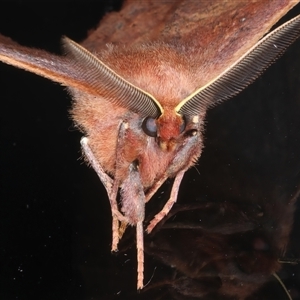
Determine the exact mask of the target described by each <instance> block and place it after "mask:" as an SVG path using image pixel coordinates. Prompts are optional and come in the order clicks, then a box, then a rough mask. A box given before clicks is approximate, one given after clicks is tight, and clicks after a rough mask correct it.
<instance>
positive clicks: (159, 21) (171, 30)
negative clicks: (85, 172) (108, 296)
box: [0, 1, 300, 288]
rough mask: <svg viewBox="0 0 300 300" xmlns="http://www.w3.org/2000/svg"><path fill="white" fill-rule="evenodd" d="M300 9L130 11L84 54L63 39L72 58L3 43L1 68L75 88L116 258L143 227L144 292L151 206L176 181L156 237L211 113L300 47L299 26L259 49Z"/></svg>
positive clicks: (111, 20)
mask: <svg viewBox="0 0 300 300" xmlns="http://www.w3.org/2000/svg"><path fill="white" fill-rule="evenodd" d="M295 3H296V2H295V1H272V2H260V1H258V2H254V3H245V2H235V1H232V2H231V1H214V2H213V4H210V1H172V2H170V3H165V4H164V3H159V2H156V1H153V3H152V2H151V1H140V2H137V1H127V2H126V3H125V5H124V7H123V9H122V12H121V13H119V14H116V13H112V14H110V15H108V16H106V17H105V19H104V20H103V23H102V24H101V25H100V26H99V28H98V29H97V30H96V31H94V32H93V33H91V34H90V36H89V37H88V39H87V40H86V41H85V42H84V43H83V44H82V45H83V46H84V47H85V48H83V47H82V46H80V45H78V44H76V43H75V42H73V41H71V40H69V39H67V38H64V40H63V41H64V48H65V51H66V53H67V54H66V56H64V57H59V56H55V55H51V54H49V53H46V52H44V51H39V50H33V49H28V48H25V47H21V46H19V45H17V44H15V43H13V42H11V41H10V40H8V39H6V38H1V39H0V40H2V41H3V43H2V44H1V45H0V60H1V61H3V62H5V63H8V64H12V65H14V66H17V67H20V68H24V69H26V70H29V71H31V72H34V73H36V74H38V75H41V76H45V77H47V78H49V79H51V80H54V81H57V82H60V83H61V84H63V85H65V86H67V87H68V88H69V90H70V92H71V94H72V96H73V98H74V107H73V110H72V115H73V118H74V120H75V122H76V123H77V124H78V126H79V127H80V128H81V129H82V130H83V132H84V133H85V135H86V137H85V138H83V139H82V147H83V151H84V153H85V156H86V159H87V160H88V162H89V163H90V164H91V165H92V167H93V168H94V169H95V171H96V172H97V174H98V175H99V177H100V179H101V181H102V183H103V184H104V186H105V188H106V190H107V193H108V197H109V200H110V204H111V210H112V219H113V220H112V223H113V230H112V232H113V240H112V250H117V245H118V241H119V239H120V237H121V235H122V232H123V230H124V228H125V227H126V225H127V224H130V225H134V226H136V227H137V229H136V232H137V252H138V254H137V259H138V280H137V287H138V288H142V287H143V262H144V257H143V220H144V212H145V203H146V202H147V201H149V200H150V199H151V198H152V196H153V195H154V193H155V192H156V191H157V189H158V188H159V187H160V186H161V185H162V183H163V182H164V181H165V180H166V179H167V178H169V177H175V180H174V184H173V188H172V191H171V195H170V199H169V200H168V201H167V203H166V205H165V206H164V208H163V209H162V210H161V211H160V212H159V213H158V214H157V215H156V216H155V217H154V219H153V220H152V221H151V222H150V223H149V225H148V227H147V231H148V232H151V231H152V229H153V228H154V227H155V226H156V224H157V223H158V222H159V221H160V220H161V219H162V218H163V217H164V216H165V215H167V214H168V212H169V211H170V209H171V207H172V205H173V204H174V202H175V201H176V199H177V194H178V190H179V186H180V182H181V179H182V177H183V175H184V173H185V171H186V170H187V169H188V168H189V167H191V166H192V165H193V164H194V163H195V162H196V160H197V158H198V157H199V156H200V154H201V149H202V147H203V143H202V130H203V123H204V117H205V113H206V110H207V109H208V108H209V107H211V106H213V105H215V104H216V103H218V102H220V101H222V100H225V99H228V98H229V97H231V96H233V95H235V94H237V93H238V92H239V91H240V90H242V89H243V88H245V87H246V86H247V85H248V84H249V83H251V82H252V81H253V80H254V79H255V78H256V77H257V76H258V75H259V74H260V73H261V72H262V71H263V70H264V69H265V68H266V67H267V66H268V65H269V64H270V63H271V62H272V61H273V60H274V59H275V58H276V57H278V56H279V55H280V54H281V53H282V52H283V51H284V50H285V48H286V47H287V46H288V45H289V44H290V43H292V42H293V41H294V40H295V39H296V38H297V37H298V35H299V33H300V17H296V18H295V19H293V20H291V21H289V22H288V23H286V24H284V25H282V26H281V27H279V28H278V29H276V30H275V31H273V32H272V33H270V34H269V35H267V36H266V37H265V38H264V39H262V40H260V41H259V42H258V40H259V39H260V38H261V37H262V36H263V35H264V34H265V33H266V32H267V31H268V30H269V29H270V27H271V26H272V25H273V24H274V23H275V22H276V21H277V20H278V19H279V18H280V17H281V16H283V15H284V14H285V13H286V12H287V11H288V10H289V9H290V8H291V7H292V6H293V5H295ZM154 16H155V17H154ZM114 26H115V27H114ZM120 28H121V29H122V30H120ZM109 42H110V43H112V45H110V46H106V44H107V43H109ZM86 49H89V50H90V51H92V52H96V54H95V55H94V54H92V53H91V52H89V51H88V50H86ZM119 188H120V195H121V209H119V206H118V203H117V194H118V191H119Z"/></svg>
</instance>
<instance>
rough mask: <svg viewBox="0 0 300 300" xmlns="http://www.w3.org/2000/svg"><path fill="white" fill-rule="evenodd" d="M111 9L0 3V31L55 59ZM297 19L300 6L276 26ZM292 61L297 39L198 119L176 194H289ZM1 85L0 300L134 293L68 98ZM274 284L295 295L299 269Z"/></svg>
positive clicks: (294, 94) (30, 86) (4, 71)
mask: <svg viewBox="0 0 300 300" xmlns="http://www.w3.org/2000/svg"><path fill="white" fill-rule="evenodd" d="M119 2H120V1H112V0H111V1H87V2H83V1H82V2H79V1H73V2H71V1H70V2H67V3H64V2H59V3H58V2H57V3H56V2H52V3H50V2H35V3H34V2H30V1H9V2H7V3H4V4H2V5H1V17H0V33H1V34H3V35H6V36H10V37H11V38H13V39H14V40H16V41H18V42H19V43H21V44H23V45H26V46H29V47H37V48H41V49H47V50H48V51H51V52H55V53H59V51H60V42H59V41H60V37H61V36H62V35H66V36H68V37H70V38H72V39H74V40H76V41H80V40H82V39H83V38H84V37H85V36H86V34H87V31H88V30H89V29H90V28H92V27H95V26H96V25H97V24H98V21H99V19H100V17H101V16H102V15H103V13H104V12H105V11H109V10H111V9H113V8H115V9H118V8H119V7H120V3H119ZM297 13H300V7H299V6H297V7H296V8H295V9H294V10H293V11H292V12H291V13H289V14H288V16H286V18H285V20H287V19H289V18H291V17H292V16H295V15H297ZM299 53H300V41H297V42H296V43H294V44H293V45H292V46H291V47H290V48H289V50H288V51H287V53H286V54H285V55H284V56H283V57H282V58H281V59H279V60H278V61H277V62H276V64H274V65H273V66H272V67H270V68H269V69H268V70H267V72H265V73H264V75H263V76H261V77H260V78H259V79H258V80H257V81H256V82H255V83H254V84H252V85H251V86H250V87H249V88H247V89H246V90H245V91H243V92H242V93H241V94H240V95H239V96H238V97H235V98H234V99H233V100H230V101H228V102H226V103H224V104H222V105H220V106H218V107H217V108H215V109H213V110H211V111H210V112H209V114H208V118H207V125H206V132H205V149H204V152H203V155H202V157H201V159H200V160H199V164H198V165H197V168H193V169H191V170H190V171H189V172H188V173H187V174H186V176H185V178H184V181H183V184H182V190H181V193H180V195H181V196H180V197H181V198H184V197H188V198H189V199H191V198H196V197H198V198H201V197H207V198H210V197H211V198H218V199H219V200H220V199H221V198H222V197H223V195H224V198H226V199H227V198H229V197H230V196H231V193H233V194H235V195H236V194H239V195H240V196H241V197H244V196H245V197H246V195H250V194H252V195H253V193H254V194H255V191H257V190H259V189H261V190H262V189H264V188H265V187H266V185H267V186H268V187H267V188H269V189H272V186H273V187H274V191H275V194H276V193H278V197H281V196H282V195H283V194H284V195H285V197H286V199H288V198H289V197H292V195H293V194H295V192H296V191H297V188H298V185H299V182H300V134H299V130H300V76H299V74H300V57H299ZM0 87H1V96H0V101H1V106H0V107H1V109H0V113H1V120H0V121H1V131H0V144H1V147H0V151H1V152H0V153H1V155H0V160H1V162H0V171H1V180H0V183H1V189H0V205H1V206H0V228H1V230H0V299H5V300H10V299H46V300H48V299H49V300H50V299H51V300H52V299H58V300H59V299H75V300H76V299H79V300H81V299H115V298H116V299H118V298H120V299H121V298H122V289H121V288H119V286H124V283H125V284H126V285H128V286H129V289H131V290H132V291H134V289H135V280H136V273H135V272H136V271H135V268H136V266H135V251H134V246H133V247H132V249H130V248H129V250H128V251H127V252H126V251H125V252H120V254H119V255H111V253H110V242H111V218H110V207H109V203H108V200H107V198H106V196H105V191H104V188H103V187H102V185H101V183H100V182H99V180H98V178H97V176H96V174H95V173H94V171H93V170H92V169H90V168H88V167H87V166H86V165H85V164H84V163H83V162H82V160H81V159H80V156H81V152H80V144H79V141H80V138H81V136H82V135H81V133H79V132H78V131H76V130H75V129H74V126H73V124H72V122H71V120H70V118H69V116H68V110H69V109H70V106H71V99H70V97H69V96H68V94H67V92H66V91H64V89H63V88H61V87H60V86H59V85H58V84H55V83H52V82H50V81H48V80H46V79H43V78H40V77H38V76H35V75H33V74H30V73H28V72H24V71H21V70H18V69H16V68H13V67H10V66H6V65H4V64H0ZM253 178H254V179H253ZM259 178H264V180H265V181H263V180H262V182H263V183H264V184H260V183H259ZM265 182H267V184H266V185H265ZM253 186H255V187H253ZM166 188H167V189H168V188H169V187H168V185H167V186H166ZM234 189H235V191H232V190H234ZM253 190H255V191H253ZM277 191H278V192H277ZM257 193H258V194H259V192H257ZM262 194H263V193H262ZM181 198H179V201H183V200H180V199H181ZM165 200H166V198H163V201H165ZM158 201H159V199H158ZM299 222H300V218H299V212H298V211H297V212H296V215H295V223H294V230H293V232H292V239H291V243H290V248H289V252H288V254H289V255H290V257H294V258H300V243H299V238H298V237H299V228H300V227H299V225H300V223H299ZM146 262H147V256H146ZM145 267H146V268H147V269H148V272H147V274H146V276H147V277H146V280H145V281H147V280H149V278H150V277H151V275H152V273H153V270H154V269H155V268H156V267H157V268H158V270H159V268H160V263H159V262H157V261H155V260H151V259H148V262H147V264H146V266H145ZM156 272H159V271H156ZM282 276H283V279H284V281H285V283H286V285H287V287H288V288H289V289H292V292H293V296H294V298H293V299H300V292H299V290H300V288H299V286H300V272H299V267H298V266H289V267H288V269H284V271H283V272H282ZM121 282H122V283H121ZM119 292H120V293H119ZM133 298H134V296H131V298H128V299H133ZM122 299H123V298H122ZM124 299H125V298H124ZM258 299H274V298H272V296H270V298H268V296H265V298H258Z"/></svg>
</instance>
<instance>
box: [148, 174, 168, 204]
mask: <svg viewBox="0 0 300 300" xmlns="http://www.w3.org/2000/svg"><path fill="white" fill-rule="evenodd" d="M167 178H168V176H163V177H162V178H160V179H159V180H158V181H156V182H155V183H154V185H153V186H152V187H151V188H150V189H149V190H148V191H147V193H146V200H145V201H146V203H147V202H148V201H149V200H150V199H151V198H152V196H153V195H154V194H155V193H156V192H157V190H158V189H159V188H160V187H161V186H162V184H163V183H164V182H165V181H166V180H167Z"/></svg>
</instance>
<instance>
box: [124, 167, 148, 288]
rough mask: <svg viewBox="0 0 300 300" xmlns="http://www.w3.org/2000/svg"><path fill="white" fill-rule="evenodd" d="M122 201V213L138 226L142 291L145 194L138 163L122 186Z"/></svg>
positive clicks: (138, 259) (130, 222)
mask: <svg viewBox="0 0 300 300" xmlns="http://www.w3.org/2000/svg"><path fill="white" fill-rule="evenodd" d="M121 201H122V212H123V213H124V215H125V216H126V217H127V218H128V221H129V224H130V225H133V226H136V249H137V289H142V288H143V286H144V283H143V282H144V230H143V221H144V218H145V194H144V188H143V185H142V181H141V177H140V173H139V170H138V162H137V161H134V162H132V163H131V164H130V166H129V172H128V176H127V178H126V179H125V180H124V182H123V183H122V185H121Z"/></svg>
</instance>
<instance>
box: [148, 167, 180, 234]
mask: <svg viewBox="0 0 300 300" xmlns="http://www.w3.org/2000/svg"><path fill="white" fill-rule="evenodd" d="M184 173H185V170H183V171H180V172H179V173H178V174H177V175H176V177H175V180H174V183H173V187H172V190H171V195H170V198H169V200H168V201H167V203H166V204H165V206H164V207H163V209H162V210H161V211H160V212H159V213H158V214H157V215H155V216H154V218H153V219H152V220H151V221H150V223H149V225H148V227H147V229H146V231H147V232H148V233H150V232H151V231H152V230H153V228H154V227H155V226H156V225H157V224H158V223H159V222H160V221H161V220H162V219H163V218H164V217H165V216H166V215H167V214H168V213H169V211H170V210H171V208H172V206H173V205H174V203H175V202H176V200H177V196H178V191H179V187H180V183H181V180H182V178H183V175H184Z"/></svg>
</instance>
